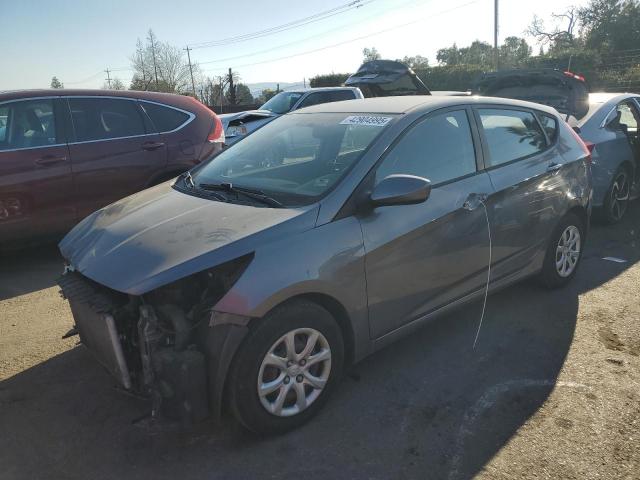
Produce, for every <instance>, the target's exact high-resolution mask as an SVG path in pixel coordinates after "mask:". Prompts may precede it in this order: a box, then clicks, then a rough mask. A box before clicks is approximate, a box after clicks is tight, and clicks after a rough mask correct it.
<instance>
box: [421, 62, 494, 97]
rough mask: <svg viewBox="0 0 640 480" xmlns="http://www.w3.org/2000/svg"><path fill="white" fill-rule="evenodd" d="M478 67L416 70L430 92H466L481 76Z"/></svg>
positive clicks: (481, 69) (481, 70) (479, 67)
mask: <svg viewBox="0 0 640 480" xmlns="http://www.w3.org/2000/svg"><path fill="white" fill-rule="evenodd" d="M485 70H486V69H483V68H482V67H481V66H480V65H438V66H434V67H428V68H423V69H418V70H416V74H417V75H418V77H420V79H421V80H422V81H423V82H424V83H425V85H427V87H429V89H430V90H458V91H467V90H468V89H470V88H471V86H472V85H473V83H474V82H475V80H476V78H478V76H480V74H482V72H483V71H485Z"/></svg>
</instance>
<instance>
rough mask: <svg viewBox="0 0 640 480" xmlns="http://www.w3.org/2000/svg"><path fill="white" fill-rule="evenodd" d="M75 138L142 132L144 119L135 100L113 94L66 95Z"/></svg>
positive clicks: (130, 135) (129, 135) (143, 132)
mask: <svg viewBox="0 0 640 480" xmlns="http://www.w3.org/2000/svg"><path fill="white" fill-rule="evenodd" d="M69 108H70V109H71V118H72V120H73V128H74V131H75V134H76V141H78V142H86V141H95V140H108V139H111V138H123V137H134V136H137V135H144V134H145V133H146V131H145V128H144V120H143V117H142V114H141V112H140V111H139V110H138V106H137V104H136V102H135V101H131V100H119V99H114V98H69Z"/></svg>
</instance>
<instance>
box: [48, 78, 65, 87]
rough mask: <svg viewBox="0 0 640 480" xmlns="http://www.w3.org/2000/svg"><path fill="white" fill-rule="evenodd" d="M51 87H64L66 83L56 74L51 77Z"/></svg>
mask: <svg viewBox="0 0 640 480" xmlns="http://www.w3.org/2000/svg"><path fill="white" fill-rule="evenodd" d="M51 88H64V84H63V83H62V82H61V81H60V80H58V77H56V76H54V77H52V78H51Z"/></svg>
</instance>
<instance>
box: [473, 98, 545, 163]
mask: <svg viewBox="0 0 640 480" xmlns="http://www.w3.org/2000/svg"><path fill="white" fill-rule="evenodd" d="M478 113H479V114H480V121H481V123H482V128H483V130H484V136H485V139H486V140H487V148H488V149H489V162H488V164H489V166H496V165H502V164H503V163H507V162H511V161H513V160H518V159H520V158H524V157H528V156H530V155H535V154H536V153H539V152H542V151H543V150H544V149H545V148H546V147H547V144H546V140H545V137H544V134H543V133H542V130H541V129H540V126H539V125H538V122H537V120H536V118H535V117H534V116H533V114H532V113H530V112H523V111H519V110H501V109H493V108H491V109H489V108H485V109H479V110H478Z"/></svg>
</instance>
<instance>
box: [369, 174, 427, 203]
mask: <svg viewBox="0 0 640 480" xmlns="http://www.w3.org/2000/svg"><path fill="white" fill-rule="evenodd" d="M430 193H431V182H430V181H429V180H427V179H426V178H422V177H416V176H414V175H389V176H388V177H386V178H385V179H384V180H382V181H381V182H380V183H379V184H378V185H376V187H375V188H374V189H373V192H372V193H371V197H370V200H371V204H372V205H373V206H374V207H382V206H387V205H412V204H416V203H422V202H424V201H425V200H426V199H427V198H429V194H430Z"/></svg>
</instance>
